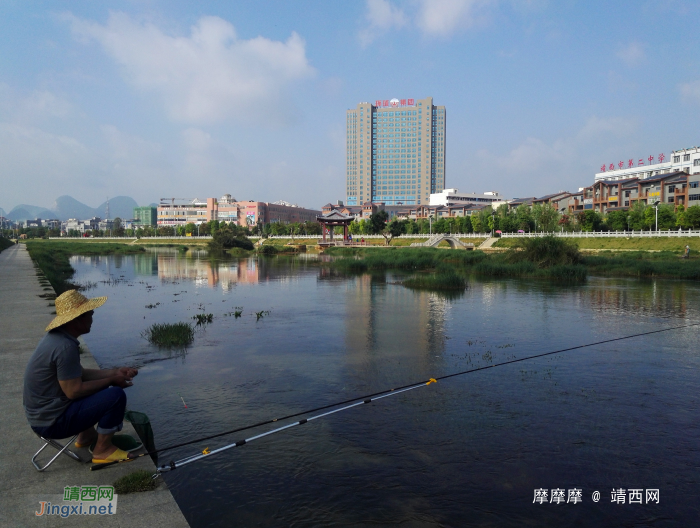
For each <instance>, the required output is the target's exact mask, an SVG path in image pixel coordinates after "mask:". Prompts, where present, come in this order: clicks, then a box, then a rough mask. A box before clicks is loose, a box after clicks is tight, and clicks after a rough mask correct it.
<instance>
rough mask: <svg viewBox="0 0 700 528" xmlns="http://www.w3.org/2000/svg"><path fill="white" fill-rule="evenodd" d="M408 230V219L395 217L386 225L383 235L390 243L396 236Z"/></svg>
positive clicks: (388, 243) (387, 243) (387, 242)
mask: <svg viewBox="0 0 700 528" xmlns="http://www.w3.org/2000/svg"><path fill="white" fill-rule="evenodd" d="M405 232H406V221H405V220H398V219H394V220H392V221H391V222H389V223H388V224H386V227H385V228H384V229H382V235H383V236H384V241H385V242H386V245H387V246H388V245H390V244H391V241H392V239H393V238H394V237H397V236H401V235H402V234H403V233H405Z"/></svg>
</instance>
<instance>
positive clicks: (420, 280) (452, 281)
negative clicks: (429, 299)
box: [403, 271, 467, 290]
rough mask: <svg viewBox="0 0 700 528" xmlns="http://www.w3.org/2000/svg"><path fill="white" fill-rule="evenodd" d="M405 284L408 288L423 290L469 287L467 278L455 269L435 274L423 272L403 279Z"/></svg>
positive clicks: (462, 288)
mask: <svg viewBox="0 0 700 528" xmlns="http://www.w3.org/2000/svg"><path fill="white" fill-rule="evenodd" d="M403 285H404V286H406V287H408V288H415V289H422V290H464V289H465V288H466V287H467V280H466V279H465V278H464V277H460V276H459V275H457V274H456V273H455V272H454V271H447V272H441V273H434V274H421V275H418V276H416V277H412V278H410V279H406V280H405V281H403Z"/></svg>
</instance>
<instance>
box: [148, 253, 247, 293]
mask: <svg viewBox="0 0 700 528" xmlns="http://www.w3.org/2000/svg"><path fill="white" fill-rule="evenodd" d="M157 269H158V278H160V279H162V280H189V281H193V282H194V283H195V284H200V285H207V286H209V287H212V288H213V287H217V286H219V285H220V286H221V288H222V289H224V290H230V289H231V288H233V287H234V286H235V285H236V284H255V283H258V282H259V281H260V269H259V266H258V262H257V260H256V259H254V258H247V259H236V260H231V261H226V262H220V261H210V260H205V259H200V258H196V257H195V258H179V257H177V256H172V255H157Z"/></svg>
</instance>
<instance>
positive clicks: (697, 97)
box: [678, 81, 700, 103]
mask: <svg viewBox="0 0 700 528" xmlns="http://www.w3.org/2000/svg"><path fill="white" fill-rule="evenodd" d="M678 90H679V91H680V92H681V96H683V99H685V100H687V101H690V102H694V103H700V81H691V82H687V83H682V84H679V85H678Z"/></svg>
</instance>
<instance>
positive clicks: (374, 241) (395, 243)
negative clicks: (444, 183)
mask: <svg viewBox="0 0 700 528" xmlns="http://www.w3.org/2000/svg"><path fill="white" fill-rule="evenodd" d="M336 237H338V238H342V235H336ZM352 238H353V240H354V241H355V242H359V241H360V240H362V235H353V237H352ZM486 238H488V237H483V238H461V239H460V240H461V241H462V242H464V243H465V244H470V243H471V244H474V246H478V245H479V244H481V243H482V242H483V241H484V240H486ZM320 239H321V235H319V236H318V238H313V239H312V238H295V239H294V241H293V242H292V239H291V238H272V239H267V240H265V244H274V245H276V246H283V245H285V244H291V243H294V244H299V245H305V246H316V245H317V244H318V241H319V240H320ZM426 240H427V239H426V238H409V237H400V238H394V239H393V240H392V241H391V246H392V247H406V246H410V245H411V244H413V243H414V242H425V241H426ZM365 243H366V244H369V245H370V246H381V247H386V241H385V240H384V238H365ZM440 247H445V248H448V247H450V245H449V244H448V243H447V242H441V243H440Z"/></svg>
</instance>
